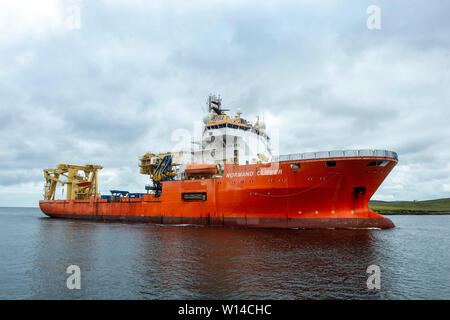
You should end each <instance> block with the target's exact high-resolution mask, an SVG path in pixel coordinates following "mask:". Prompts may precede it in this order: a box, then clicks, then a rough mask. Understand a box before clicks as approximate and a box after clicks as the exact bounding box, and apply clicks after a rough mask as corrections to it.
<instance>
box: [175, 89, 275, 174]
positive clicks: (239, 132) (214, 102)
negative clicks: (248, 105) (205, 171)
mask: <svg viewBox="0 0 450 320" xmlns="http://www.w3.org/2000/svg"><path fill="white" fill-rule="evenodd" d="M221 104H222V100H221V98H220V97H216V96H209V99H208V107H209V112H208V114H207V115H205V117H204V119H203V128H202V135H201V139H200V140H198V141H192V147H191V150H190V152H184V153H183V155H182V156H181V157H180V159H179V163H180V164H181V165H183V164H186V163H211V164H217V165H220V166H221V167H223V165H224V164H225V163H231V164H236V165H243V164H253V163H262V162H269V161H271V159H272V154H271V151H270V147H269V145H270V143H269V142H270V138H269V137H268V135H267V133H266V128H265V124H264V123H263V121H261V120H260V119H259V117H258V119H257V120H256V122H255V123H254V124H252V123H250V122H249V121H247V120H245V119H244V118H242V117H241V114H242V113H241V112H240V111H238V112H237V113H236V116H235V117H230V116H229V115H227V114H226V113H225V111H228V110H225V109H222V108H221Z"/></svg>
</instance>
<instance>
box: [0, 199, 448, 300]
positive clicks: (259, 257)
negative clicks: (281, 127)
mask: <svg viewBox="0 0 450 320" xmlns="http://www.w3.org/2000/svg"><path fill="white" fill-rule="evenodd" d="M391 219H392V220H393V221H394V223H395V224H396V225H397V228H395V229H391V230H264V229H261V230H252V229H229V228H206V227H190V226H157V225H146V224H123V223H100V222H83V221H73V220H59V219H51V218H47V217H46V216H44V214H42V213H41V211H40V210H39V209H35V208H0V299H336V298H337V299H450V253H449V252H450V250H449V248H450V216H391ZM372 264H376V265H378V266H380V268H381V289H380V290H368V289H367V286H366V281H367V277H368V274H367V273H366V269H367V267H368V266H369V265H372ZM69 265H78V266H79V267H80V268H81V289H80V290H69V289H67V287H66V279H67V277H69V274H67V273H66V268H67V267H68V266H69Z"/></svg>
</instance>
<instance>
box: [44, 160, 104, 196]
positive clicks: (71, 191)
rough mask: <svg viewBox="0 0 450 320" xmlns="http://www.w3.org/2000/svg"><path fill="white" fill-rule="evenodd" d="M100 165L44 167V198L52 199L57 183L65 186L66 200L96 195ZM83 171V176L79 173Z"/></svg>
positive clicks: (63, 164) (61, 164)
mask: <svg viewBox="0 0 450 320" xmlns="http://www.w3.org/2000/svg"><path fill="white" fill-rule="evenodd" d="M100 169H103V167H102V166H99V165H93V164H87V165H85V166H79V165H73V164H65V163H60V164H58V166H57V168H56V169H45V170H44V177H45V189H44V199H45V200H54V199H55V192H56V186H57V184H58V183H60V184H61V185H63V186H64V185H66V186H67V192H66V194H67V197H66V199H67V200H83V199H89V198H90V197H91V196H95V197H98V196H99V194H98V170H100ZM81 172H83V173H84V176H83V175H81ZM62 179H65V180H62Z"/></svg>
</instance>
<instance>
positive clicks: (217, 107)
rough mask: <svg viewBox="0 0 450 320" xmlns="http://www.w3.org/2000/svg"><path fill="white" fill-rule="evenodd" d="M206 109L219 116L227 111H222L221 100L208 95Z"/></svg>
mask: <svg viewBox="0 0 450 320" xmlns="http://www.w3.org/2000/svg"><path fill="white" fill-rule="evenodd" d="M208 108H209V110H208V111H210V112H211V110H213V111H214V112H215V113H216V114H218V115H221V114H224V113H223V112H224V111H229V109H222V98H221V97H220V95H219V96H215V95H212V94H210V95H209V97H208Z"/></svg>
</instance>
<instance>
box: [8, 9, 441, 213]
mask: <svg viewBox="0 0 450 320" xmlns="http://www.w3.org/2000/svg"><path fill="white" fill-rule="evenodd" d="M377 3H378V5H379V6H380V7H381V10H382V29H381V30H378V31H370V30H368V29H367V28H366V26H365V23H366V18H367V14H366V8H367V6H368V5H371V4H372V2H371V1H366V2H357V3H356V2H352V1H329V2H326V3H321V2H320V3H319V2H315V1H305V2H301V3H300V2H298V1H282V2H277V3H276V4H274V3H272V4H270V3H268V4H267V3H266V4H260V2H245V3H242V4H239V3H234V4H230V3H227V2H224V3H207V4H206V3H202V2H192V3H189V4H187V3H184V2H178V3H175V4H171V3H167V2H161V3H160V5H159V6H158V5H154V3H145V2H140V3H139V6H137V5H136V4H135V3H130V2H127V1H115V2H83V3H81V4H80V6H81V13H82V26H81V29H80V30H73V31H64V32H51V31H49V32H47V33H46V34H44V35H41V36H39V37H37V36H29V37H25V38H24V37H22V38H18V39H16V41H13V42H8V43H2V42H0V108H1V112H0V121H1V123H2V126H1V127H0V134H1V139H0V156H1V158H0V165H1V168H2V170H3V171H2V172H3V173H2V175H1V177H0V186H6V185H7V186H8V188H9V189H8V190H12V191H11V192H13V193H12V194H11V195H10V199H14V201H15V204H16V205H21V203H26V204H29V203H30V200H29V199H30V198H33V199H39V197H40V193H41V190H40V189H39V190H38V188H36V189H32V190H38V191H36V194H34V195H33V196H32V197H31V196H30V194H29V193H24V192H23V184H24V183H25V184H27V183H28V184H27V185H29V186H35V185H38V184H39V183H42V177H39V175H37V174H36V172H38V171H40V170H41V169H43V168H45V167H51V166H55V165H56V164H57V163H59V162H71V163H81V164H83V163H88V162H94V163H99V164H102V165H103V166H104V167H105V169H104V173H102V174H101V175H100V178H101V189H102V192H108V190H109V188H113V187H115V188H119V187H123V188H128V189H133V190H136V191H137V190H142V188H143V184H144V183H145V181H146V177H144V176H140V175H139V173H138V167H137V161H138V157H139V156H140V155H142V154H143V153H145V152H147V151H156V152H158V151H167V150H171V148H172V145H173V143H174V142H173V141H171V139H170V138H171V134H172V132H173V131H174V130H176V129H178V128H186V129H191V128H192V123H193V121H195V120H201V118H202V116H203V114H202V110H203V108H204V102H205V99H206V97H207V95H208V94H209V93H220V94H222V97H223V99H224V104H225V106H229V107H231V108H233V109H235V108H237V107H240V108H241V109H242V110H243V112H244V114H243V116H244V117H245V118H247V119H249V120H252V121H254V118H255V116H256V115H257V114H259V115H263V114H267V115H268V116H270V117H272V118H273V119H272V120H273V121H274V124H275V125H276V126H277V127H276V129H279V133H280V152H281V153H297V152H303V151H313V150H316V151H318V150H327V149H349V148H382V149H385V148H386V149H392V150H394V151H398V152H399V156H400V163H399V165H398V166H397V168H395V169H394V171H393V173H392V175H391V176H389V177H388V179H387V180H386V181H385V183H384V184H383V186H382V187H381V188H380V190H379V192H377V194H376V195H375V197H379V198H383V199H385V198H386V199H388V198H392V197H394V198H396V199H425V198H434V197H445V196H448V192H446V191H445V189H444V188H443V185H444V184H448V185H450V178H449V177H450V169H449V167H448V165H446V163H448V160H447V159H448V157H449V156H450V152H449V151H448V141H450V129H449V126H448V119H449V117H450V105H449V98H450V97H449V93H448V87H449V84H450V83H449V82H450V76H449V70H450V57H449V54H448V52H449V46H450V43H449V38H448V32H449V28H450V23H449V22H448V19H447V12H448V7H449V4H448V3H446V2H443V1H440V2H435V3H433V5H430V4H428V3H426V2H419V1H396V2H392V1H379V2H377ZM269 120H270V119H269ZM17 170H22V171H20V172H23V175H22V174H20V175H17V174H16V173H17V172H19V171H17ZM8 171H11V172H16V173H14V174H12V175H11V174H7V173H5V172H8ZM27 172H28V173H29V174H27ZM114 172H115V174H113V173H114ZM102 179H103V180H102ZM30 188H31V187H30ZM33 188H34V187H33ZM14 190H15V191H14ZM33 192H34V191H33ZM8 201H9V200H8ZM11 201H12V200H11ZM6 203H8V204H10V203H11V202H7V200H4V198H3V197H2V198H1V199H0V205H2V204H6Z"/></svg>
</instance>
